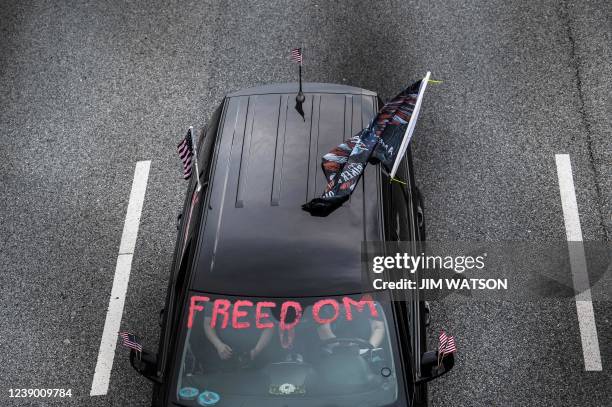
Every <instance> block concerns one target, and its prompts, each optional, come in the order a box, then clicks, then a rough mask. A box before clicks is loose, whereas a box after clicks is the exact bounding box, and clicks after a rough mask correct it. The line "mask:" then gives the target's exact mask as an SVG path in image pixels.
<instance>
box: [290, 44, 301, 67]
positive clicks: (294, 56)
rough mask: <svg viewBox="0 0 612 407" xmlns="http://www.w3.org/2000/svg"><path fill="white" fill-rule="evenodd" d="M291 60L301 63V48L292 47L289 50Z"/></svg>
mask: <svg viewBox="0 0 612 407" xmlns="http://www.w3.org/2000/svg"><path fill="white" fill-rule="evenodd" d="M291 60H292V61H293V62H295V63H298V64H300V65H302V48H293V49H292V50H291Z"/></svg>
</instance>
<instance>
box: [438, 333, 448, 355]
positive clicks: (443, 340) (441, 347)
mask: <svg viewBox="0 0 612 407" xmlns="http://www.w3.org/2000/svg"><path fill="white" fill-rule="evenodd" d="M447 343H448V335H446V332H444V331H442V332H440V337H439V338H438V352H440V353H442V354H443V353H444V351H445V350H446V345H447Z"/></svg>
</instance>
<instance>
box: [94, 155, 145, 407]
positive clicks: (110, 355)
mask: <svg viewBox="0 0 612 407" xmlns="http://www.w3.org/2000/svg"><path fill="white" fill-rule="evenodd" d="M150 167H151V161H138V162H137V163H136V169H135V170H134V181H133V182H132V191H131V192H130V200H129V203H128V207H127V213H126V215H125V222H124V223H123V234H122V235H121V244H120V245H119V255H118V256H117V265H116V267H115V278H114V279H113V288H112V290H111V295H110V300H109V302H108V310H107V312H106V321H105V322H104V331H103V333H102V340H101V341H100V350H99V351H98V362H97V363H96V370H95V373H94V377H93V381H92V382H91V391H90V393H89V395H90V396H103V395H105V394H106V393H107V392H108V385H109V383H110V375H111V371H112V370H113V360H114V359H115V347H116V345H117V334H118V332H119V328H120V327H121V317H122V316H123V306H124V304H125V294H126V293H127V288H128V282H129V281H130V271H131V268H132V258H133V255H134V247H135V246H136V237H137V235H138V226H139V224H140V215H141V214H142V205H143V203H144V196H145V192H146V190H147V181H148V179H149V168H150Z"/></svg>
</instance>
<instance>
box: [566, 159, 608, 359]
mask: <svg viewBox="0 0 612 407" xmlns="http://www.w3.org/2000/svg"><path fill="white" fill-rule="evenodd" d="M555 161H556V163H557V176H558V178H559V192H560V194H561V205H562V207H563V219H564V221H565V234H566V236H567V247H568V249H569V258H570V267H571V270H572V280H573V283H574V290H575V292H576V312H577V314H578V327H579V329H580V339H581V341H582V354H583V357H584V370H586V371H601V370H602V367H601V354H600V352H599V340H598V338H597V326H596V325H595V313H594V312H593V302H592V299H591V288H590V285H589V275H588V274H587V268H586V258H585V255H584V245H583V242H582V228H581V227H580V217H579V215H578V204H577V202H576V192H575V188H574V176H573V173H572V164H571V161H570V156H569V155H568V154H556V155H555Z"/></svg>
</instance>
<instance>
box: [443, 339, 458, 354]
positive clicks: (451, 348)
mask: <svg viewBox="0 0 612 407" xmlns="http://www.w3.org/2000/svg"><path fill="white" fill-rule="evenodd" d="M455 352H457V346H456V345H455V337H454V336H449V337H448V342H447V343H446V348H445V349H444V354H445V355H450V354H451V353H455Z"/></svg>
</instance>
